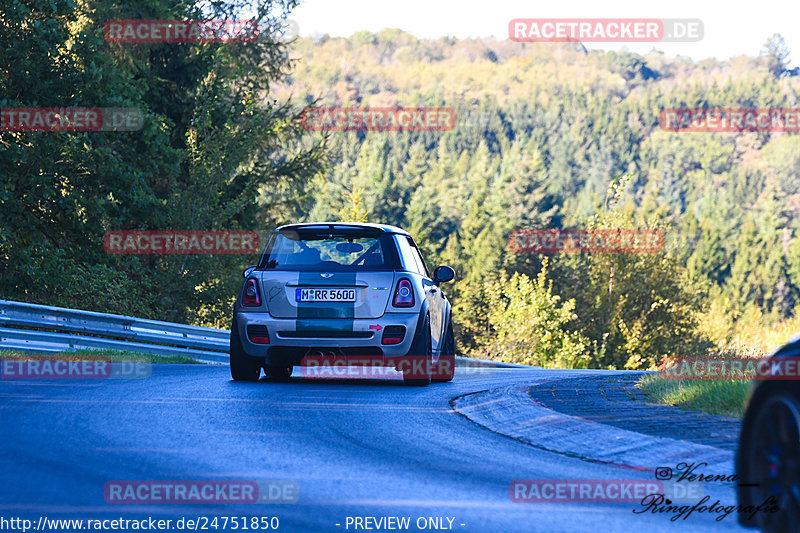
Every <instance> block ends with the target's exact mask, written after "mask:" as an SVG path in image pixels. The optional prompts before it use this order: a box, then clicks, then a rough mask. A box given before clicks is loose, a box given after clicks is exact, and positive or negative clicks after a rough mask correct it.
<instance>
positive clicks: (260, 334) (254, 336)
mask: <svg viewBox="0 0 800 533" xmlns="http://www.w3.org/2000/svg"><path fill="white" fill-rule="evenodd" d="M247 337H248V338H249V339H250V342H252V343H253V344H269V332H268V331H267V326H247Z"/></svg>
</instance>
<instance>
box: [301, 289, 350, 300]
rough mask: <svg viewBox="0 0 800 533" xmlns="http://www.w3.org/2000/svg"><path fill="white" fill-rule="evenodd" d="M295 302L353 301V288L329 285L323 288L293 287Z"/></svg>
mask: <svg viewBox="0 0 800 533" xmlns="http://www.w3.org/2000/svg"><path fill="white" fill-rule="evenodd" d="M294 300H295V301H296V302H355V301H356V290H355V289H339V288H336V287H329V288H325V289H295V292H294Z"/></svg>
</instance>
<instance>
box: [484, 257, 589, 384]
mask: <svg viewBox="0 0 800 533" xmlns="http://www.w3.org/2000/svg"><path fill="white" fill-rule="evenodd" d="M485 292H486V298H487V307H488V321H489V324H490V326H491V333H490V334H489V335H487V336H485V337H483V338H482V339H481V343H482V345H483V349H484V350H486V351H487V352H489V353H490V354H491V355H492V356H493V357H494V358H496V359H499V360H501V361H507V362H510V363H521V364H529V365H538V366H544V367H549V368H552V367H557V368H586V367H587V365H588V364H589V360H590V358H589V354H588V352H587V347H588V344H589V343H588V340H587V339H586V338H585V337H584V336H583V335H581V334H580V333H577V332H570V331H567V329H566V328H565V326H566V325H567V324H568V323H569V322H571V321H573V320H575V319H576V318H577V316H576V315H575V313H574V309H575V301H574V300H568V301H565V302H563V303H562V302H561V297H560V296H558V295H556V294H554V293H553V283H552V281H548V280H547V261H546V260H545V261H544V264H543V265H542V269H541V270H540V271H539V274H538V275H537V277H536V278H535V279H531V278H529V277H528V276H526V275H525V274H520V273H519V272H515V273H514V274H513V275H512V276H511V277H510V278H508V277H507V276H506V274H505V273H503V274H501V275H500V277H499V279H497V280H494V281H491V282H487V283H486V288H485Z"/></svg>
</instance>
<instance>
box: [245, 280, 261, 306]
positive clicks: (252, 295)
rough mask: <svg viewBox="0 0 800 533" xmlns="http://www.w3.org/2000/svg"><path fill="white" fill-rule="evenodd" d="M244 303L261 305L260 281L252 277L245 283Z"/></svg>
mask: <svg viewBox="0 0 800 533" xmlns="http://www.w3.org/2000/svg"><path fill="white" fill-rule="evenodd" d="M242 305H247V306H256V305H261V297H260V296H259V295H258V282H257V281H256V280H254V279H252V278H250V279H248V280H247V281H246V282H245V284H244V296H243V297H242Z"/></svg>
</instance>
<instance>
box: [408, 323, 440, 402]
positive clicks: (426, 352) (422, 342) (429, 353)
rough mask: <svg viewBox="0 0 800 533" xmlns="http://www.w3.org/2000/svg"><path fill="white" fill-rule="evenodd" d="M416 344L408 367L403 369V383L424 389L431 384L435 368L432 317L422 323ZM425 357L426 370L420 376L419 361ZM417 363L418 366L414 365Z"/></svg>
mask: <svg viewBox="0 0 800 533" xmlns="http://www.w3.org/2000/svg"><path fill="white" fill-rule="evenodd" d="M416 337H417V338H416V342H415V343H414V344H413V345H412V347H411V353H410V354H409V356H410V357H409V358H408V359H407V360H406V363H408V364H407V365H405V366H404V367H403V369H402V372H403V383H405V384H406V385H411V386H416V387H424V386H426V385H430V383H431V373H432V370H433V369H432V366H433V350H432V349H431V317H430V316H428V315H425V320H424V321H423V322H422V330H421V331H418V332H417V336H416ZM421 356H424V358H425V359H424V361H423V363H422V364H423V365H424V369H423V373H422V374H420V372H419V371H417V370H416V369H419V368H420V364H419V360H418V358H420V357H421ZM415 362H416V363H417V364H416V365H415V364H414V363H415Z"/></svg>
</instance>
